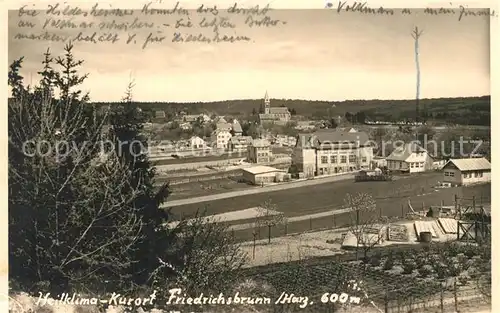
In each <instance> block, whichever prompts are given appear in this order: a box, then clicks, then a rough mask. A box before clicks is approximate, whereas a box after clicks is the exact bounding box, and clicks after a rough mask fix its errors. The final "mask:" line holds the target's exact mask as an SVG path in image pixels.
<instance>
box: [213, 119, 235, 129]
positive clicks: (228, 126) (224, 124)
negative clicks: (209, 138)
mask: <svg viewBox="0 0 500 313" xmlns="http://www.w3.org/2000/svg"><path fill="white" fill-rule="evenodd" d="M216 128H217V129H220V130H230V129H231V128H232V126H231V124H229V123H228V122H220V121H219V122H218V123H217V124H216Z"/></svg>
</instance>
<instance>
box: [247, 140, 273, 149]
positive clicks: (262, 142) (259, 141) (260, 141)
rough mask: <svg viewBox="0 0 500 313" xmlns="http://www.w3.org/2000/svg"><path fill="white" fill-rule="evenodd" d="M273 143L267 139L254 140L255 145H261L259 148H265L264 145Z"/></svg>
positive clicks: (267, 145)
mask: <svg viewBox="0 0 500 313" xmlns="http://www.w3.org/2000/svg"><path fill="white" fill-rule="evenodd" d="M270 145H271V144H270V143H269V141H267V140H265V139H255V140H254V141H253V142H252V146H254V147H259V148H263V147H269V146H270Z"/></svg>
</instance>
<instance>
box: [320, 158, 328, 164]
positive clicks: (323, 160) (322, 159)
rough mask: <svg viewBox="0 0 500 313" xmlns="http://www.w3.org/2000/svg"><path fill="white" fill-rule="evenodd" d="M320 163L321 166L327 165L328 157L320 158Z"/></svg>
mask: <svg viewBox="0 0 500 313" xmlns="http://www.w3.org/2000/svg"><path fill="white" fill-rule="evenodd" d="M321 163H322V164H325V163H328V157H326V156H322V157H321Z"/></svg>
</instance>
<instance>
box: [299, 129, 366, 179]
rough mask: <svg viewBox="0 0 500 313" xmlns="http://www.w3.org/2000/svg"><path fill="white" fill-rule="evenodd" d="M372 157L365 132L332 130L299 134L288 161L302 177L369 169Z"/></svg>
mask: <svg viewBox="0 0 500 313" xmlns="http://www.w3.org/2000/svg"><path fill="white" fill-rule="evenodd" d="M372 159H373V146H372V145H371V142H370V140H369V137H368V134H367V133H365V132H355V133H354V132H342V131H336V130H334V129H323V130H318V131H316V132H314V133H312V134H299V135H298V136H297V143H296V144H295V147H294V149H293V152H292V163H293V164H294V165H295V166H296V167H297V170H298V171H299V172H303V173H304V176H306V177H312V176H316V175H326V174H335V173H345V172H353V171H356V170H360V169H369V168H370V164H371V162H372Z"/></svg>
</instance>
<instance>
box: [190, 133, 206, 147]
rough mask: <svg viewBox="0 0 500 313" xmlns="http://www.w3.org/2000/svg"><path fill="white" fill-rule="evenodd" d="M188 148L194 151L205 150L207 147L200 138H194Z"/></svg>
mask: <svg viewBox="0 0 500 313" xmlns="http://www.w3.org/2000/svg"><path fill="white" fill-rule="evenodd" d="M188 147H190V148H193V149H203V148H204V147H206V142H205V140H203V139H201V138H200V137H198V136H193V137H191V138H189V140H188Z"/></svg>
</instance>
